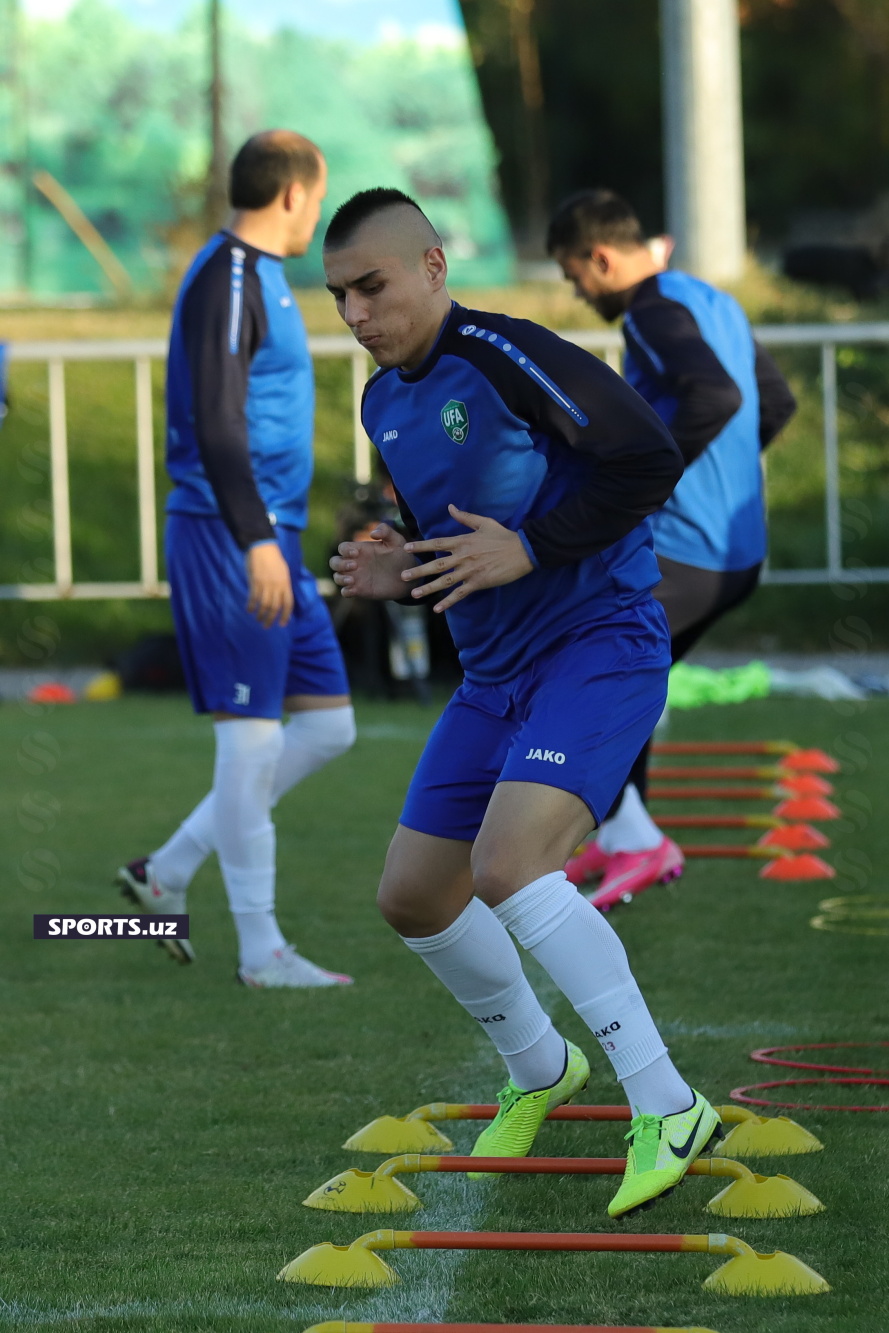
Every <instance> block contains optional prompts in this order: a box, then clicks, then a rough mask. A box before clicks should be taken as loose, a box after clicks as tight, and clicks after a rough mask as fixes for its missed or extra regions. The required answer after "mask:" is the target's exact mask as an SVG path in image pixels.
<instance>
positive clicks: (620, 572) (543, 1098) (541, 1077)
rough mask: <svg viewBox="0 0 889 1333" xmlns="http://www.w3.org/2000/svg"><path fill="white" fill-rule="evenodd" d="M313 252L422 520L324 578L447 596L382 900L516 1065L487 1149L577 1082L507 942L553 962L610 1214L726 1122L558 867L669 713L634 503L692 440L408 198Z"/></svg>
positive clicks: (661, 628) (637, 1203)
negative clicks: (616, 1152) (582, 1034)
mask: <svg viewBox="0 0 889 1333" xmlns="http://www.w3.org/2000/svg"><path fill="white" fill-rule="evenodd" d="M324 266H325V271H326V274H327V282H328V287H329V289H330V291H331V292H332V293H333V295H334V297H335V299H336V302H337V309H338V310H339V312H340V314H341V316H342V317H343V319H344V320H345V322H346V323H347V324H348V325H349V327H350V328H351V330H352V332H353V333H354V335H355V337H356V338H357V340H358V342H359V343H360V344H361V345H362V346H363V347H365V348H367V350H368V351H369V352H370V354H371V356H372V357H373V359H374V360H375V361H376V363H377V365H378V366H379V367H381V369H380V370H379V371H378V372H377V374H376V375H374V377H373V379H371V381H370V383H369V384H368V386H367V388H366V390H365V394H364V401H363V404H362V420H363V422H364V426H365V429H366V430H367V432H368V435H369V436H370V438H371V440H373V442H374V444H375V445H376V447H377V448H378V450H379V451H380V453H381V455H382V457H383V461H384V462H385V464H386V467H387V469H388V471H389V474H390V476H391V477H392V481H393V484H394V486H395V488H396V495H397V497H398V502H399V508H400V510H401V516H402V519H403V521H404V524H405V527H406V529H407V531H408V533H409V534H410V540H409V541H408V542H407V543H405V538H404V537H403V536H402V535H401V534H400V533H397V532H396V531H395V530H394V529H393V528H392V527H389V526H385V525H381V526H380V527H379V528H377V529H376V531H375V533H374V536H375V538H376V540H372V541H364V542H344V543H343V544H342V545H341V546H340V548H339V554H338V555H337V556H335V557H334V558H333V560H332V561H331V565H332V568H333V569H334V578H335V581H336V582H337V583H338V585H339V586H340V587H341V588H342V590H343V595H344V596H346V597H358V596H361V597H372V598H391V599H398V598H400V597H401V596H403V595H404V594H406V593H411V595H412V597H413V598H414V599H421V598H424V597H429V596H430V595H434V594H437V593H442V594H443V596H442V597H441V598H440V599H439V600H438V601H437V602H436V605H435V612H436V613H441V612H443V611H446V612H447V616H448V623H449V625H450V628H451V632H452V633H453V636H454V640H455V642H456V644H457V646H458V649H459V651H460V663H461V666H462V667H463V670H464V673H465V679H464V681H463V684H462V685H461V686H460V687H459V689H458V690H457V692H456V693H455V695H454V696H453V698H452V699H451V700H450V702H449V703H448V705H447V707H446V708H445V710H444V712H443V713H442V715H441V717H440V719H439V721H438V723H437V725H436V726H435V728H434V730H433V732H432V735H431V736H430V738H429V740H428V742H427V744H426V748H425V750H424V751H423V755H422V757H421V759H420V762H419V764H418V766H417V770H416V772H415V774H414V777H413V780H412V782H411V785H410V788H409V790H408V793H407V797H406V800H405V807H404V810H403V812H402V815H401V818H400V821H399V824H398V828H397V829H396V831H395V834H394V836H393V839H392V842H391V844H390V847H389V852H388V856H387V858H386V866H385V869H384V871H383V877H382V882H381V884H380V890H379V899H378V901H379V905H380V909H381V911H382V913H383V915H384V917H385V918H386V920H387V921H388V922H389V924H390V925H391V926H393V928H394V929H395V930H397V931H398V933H399V935H401V936H402V938H403V939H404V941H405V943H406V945H407V946H408V948H409V949H411V950H412V951H413V952H414V953H416V954H417V955H418V956H419V957H420V958H422V960H423V961H424V963H426V965H427V966H428V967H429V968H430V970H431V971H432V972H433V973H434V975H435V976H436V977H438V979H439V980H440V981H441V982H442V983H443V984H444V985H445V986H446V987H447V988H448V990H449V991H450V992H451V994H452V995H453V996H454V998H455V999H456V1000H457V1001H458V1002H459V1003H460V1004H461V1005H462V1006H463V1008H464V1009H465V1011H466V1012H467V1013H468V1014H469V1015H470V1017H471V1018H473V1019H475V1021H476V1022H478V1023H479V1025H480V1026H481V1027H482V1029H483V1030H484V1031H485V1032H486V1033H487V1034H488V1036H489V1037H490V1038H491V1040H492V1041H493V1043H494V1045H495V1047H496V1049H497V1050H498V1051H499V1052H500V1054H501V1055H502V1056H503V1058H504V1061H505V1063H506V1066H507V1070H508V1074H509V1081H508V1083H507V1085H506V1087H505V1088H504V1089H503V1091H502V1092H501V1094H500V1103H501V1105H500V1110H499V1112H498V1115H497V1117H496V1118H495V1120H494V1121H493V1122H492V1124H491V1125H490V1127H489V1128H488V1129H486V1130H484V1131H483V1133H482V1134H481V1135H480V1136H479V1138H478V1139H477V1141H476V1143H475V1146H474V1148H473V1154H474V1155H476V1156H491V1157H503V1156H509V1157H512V1156H523V1155H525V1154H526V1153H528V1152H529V1151H530V1149H531V1147H532V1145H533V1143H534V1139H535V1136H536V1134H537V1131H538V1129H539V1127H540V1125H541V1123H542V1122H543V1120H544V1118H545V1117H546V1115H547V1112H548V1111H549V1110H550V1109H552V1108H553V1107H555V1106H558V1105H561V1104H562V1103H564V1102H567V1101H569V1100H570V1099H571V1098H572V1097H573V1096H574V1095H575V1094H576V1093H577V1092H579V1091H580V1089H581V1088H582V1087H584V1086H585V1084H586V1081H587V1079H588V1077H589V1065H588V1063H587V1060H586V1057H585V1056H584V1054H583V1052H582V1051H580V1050H579V1049H578V1048H577V1047H576V1046H574V1045H572V1044H571V1043H566V1042H565V1040H564V1038H563V1037H562V1036H561V1035H560V1034H559V1033H558V1032H557V1031H556V1029H555V1028H554V1027H553V1024H552V1022H551V1021H550V1018H549V1016H548V1015H547V1014H546V1013H545V1011H544V1010H543V1009H542V1007H541V1005H540V1002H539V1001H538V999H537V997H536V995H535V994H534V991H533V990H532V988H531V986H530V984H529V982H528V980H527V977H526V976H525V974H524V972H523V970H522V964H521V960H520V957H519V954H518V951H517V949H516V947H515V944H514V943H513V940H512V938H511V936H514V937H515V939H516V940H517V941H518V942H519V944H521V945H522V946H523V947H524V948H525V949H528V950H529V951H530V952H531V953H532V954H533V955H534V957H535V958H536V960H537V962H538V963H540V965H541V966H542V967H544V968H545V969H546V971H547V972H548V973H549V975H550V976H551V977H552V979H553V981H554V982H555V984H556V985H557V986H558V987H559V989H560V990H561V992H562V994H563V995H565V996H566V997H567V999H568V1001H569V1002H570V1003H571V1004H572V1005H573V1006H574V1008H575V1010H576V1011H577V1013H578V1015H579V1016H580V1017H581V1019H582V1020H583V1022H584V1023H585V1024H586V1025H587V1027H588V1028H589V1029H590V1031H591V1033H592V1035H593V1036H594V1037H595V1038H596V1039H597V1040H598V1041H599V1043H600V1045H601V1047H602V1049H603V1051H604V1052H605V1054H606V1056H607V1057H608V1059H609V1060H610V1061H611V1064H612V1067H613V1069H614V1072H615V1075H616V1077H617V1078H618V1079H619V1080H620V1082H621V1083H622V1085H623V1088H624V1091H625V1093H626V1095H627V1098H628V1100H629V1102H630V1106H631V1107H632V1110H633V1120H632V1124H631V1126H630V1132H629V1134H628V1135H627V1137H628V1139H629V1140H630V1148H629V1152H628V1155H627V1167H626V1173H625V1175H624V1179H623V1182H622V1184H621V1186H620V1189H619V1190H618V1192H617V1194H616V1196H615V1197H614V1199H612V1201H611V1203H610V1204H609V1208H608V1211H609V1213H610V1215H611V1216H613V1217H618V1216H622V1215H624V1214H626V1213H629V1212H633V1211H634V1210H635V1209H637V1208H639V1207H642V1206H644V1205H645V1204H646V1203H648V1202H650V1201H651V1200H653V1199H655V1198H657V1197H658V1196H659V1195H661V1194H663V1193H664V1192H665V1191H666V1190H669V1189H672V1188H673V1187H674V1186H675V1185H676V1184H677V1183H678V1182H679V1180H681V1179H682V1177H683V1175H684V1174H685V1172H686V1171H687V1169H688V1167H689V1166H690V1165H691V1163H692V1162H693V1161H694V1159H695V1157H697V1155H698V1154H699V1153H700V1152H701V1151H702V1150H703V1149H704V1147H705V1146H706V1145H707V1144H708V1143H709V1142H710V1140H711V1138H712V1137H713V1136H714V1134H715V1133H717V1132H718V1130H719V1117H718V1116H717V1114H716V1113H715V1111H714V1110H713V1108H712V1107H711V1106H710V1104H709V1103H708V1102H707V1101H706V1100H705V1098H703V1097H702V1096H701V1094H700V1093H697V1092H694V1091H693V1089H692V1088H690V1087H689V1085H688V1084H687V1083H686V1081H685V1080H684V1079H683V1077H682V1075H681V1074H680V1073H679V1072H678V1071H677V1069H676V1068H675V1066H674V1065H673V1063H672V1061H671V1060H670V1057H669V1054H668V1052H667V1048H666V1047H665V1045H664V1043H663V1041H662V1039H661V1037H660V1034H659V1033H658V1030H657V1028H656V1026H655V1023H654V1020H653V1019H652V1017H651V1014H650V1013H649V1011H648V1008H647V1006H646V1004H645V1000H644V998H643V996H642V994H641V992H640V990H639V986H638V985H637V983H636V980H635V978H634V977H633V974H632V971H631V970H630V964H629V961H628V959H627V955H626V952H625V950H624V948H623V945H622V944H621V942H620V940H619V939H618V937H617V936H616V935H615V933H614V931H613V930H612V929H611V927H610V926H609V925H608V923H607V922H606V920H605V918H604V917H603V916H602V915H601V914H600V913H599V912H597V911H595V909H594V908H592V907H591V906H590V904H589V903H588V902H586V901H585V900H584V899H583V898H582V897H581V896H580V894H578V893H577V891H576V889H575V888H574V886H573V885H572V884H570V883H569V882H568V879H567V878H566V875H565V871H564V868H563V867H564V865H565V861H566V859H567V857H568V856H569V854H570V852H571V849H572V847H574V846H576V844H577V840H578V838H580V837H582V836H583V835H584V834H585V833H586V832H587V831H588V830H589V829H590V827H591V826H593V825H595V823H596V821H597V819H599V818H600V817H601V814H602V813H604V812H605V811H607V810H608V809H609V808H610V806H611V803H612V801H613V800H614V797H615V794H616V793H617V791H618V790H619V788H620V784H621V783H622V781H623V779H624V776H625V774H626V772H627V770H628V768H629V765H630V764H631V763H632V760H633V757H634V756H635V755H636V754H637V753H638V750H639V747H640V745H641V744H642V743H643V741H644V740H645V738H646V737H647V736H648V735H649V734H650V732H651V730H652V729H653V727H654V724H655V722H656V720H657V717H658V715H659V713H660V711H661V709H662V708H663V704H664V699H665V697H666V686H667V674H668V670H669V661H670V657H669V637H668V633H667V626H666V621H665V619H664V615H663V612H662V610H661V608H660V607H659V606H658V604H657V602H655V601H654V599H653V598H652V596H651V588H652V585H653V584H654V583H655V582H656V581H657V578H658V570H657V563H656V561H655V558H654V551H653V548H652V542H651V532H650V529H649V526H648V523H647V521H646V519H647V516H648V515H649V514H651V513H652V512H654V511H655V510H656V509H658V508H660V506H661V505H663V503H664V502H665V500H666V499H667V497H668V496H669V494H670V492H671V491H672V489H673V487H674V486H675V484H676V481H677V479H678V478H679V477H680V476H681V473H682V459H681V457H680V455H679V451H678V449H677V448H676V446H675V444H674V443H673V441H672V440H671V438H670V435H669V432H668V431H667V430H666V429H665V428H664V426H663V424H662V423H661V422H660V421H659V420H658V417H657V416H656V414H655V413H654V412H653V411H652V410H651V409H650V408H649V407H648V406H647V404H646V403H645V402H643V400H642V399H641V398H640V397H639V395H638V394H636V393H634V392H633V391H632V389H630V388H629V386H628V385H627V384H625V383H624V382H623V381H622V380H621V379H620V377H619V376H618V375H615V374H614V372H613V371H611V370H609V369H608V367H607V366H605V365H604V364H603V363H602V362H601V361H597V360H596V358H595V357H593V356H590V355H589V353H587V352H584V351H583V350H582V349H580V348H578V347H574V346H572V345H571V344H570V343H566V342H563V341H562V339H560V338H558V337H557V336H556V335H555V334H553V333H550V332H549V331H548V330H546V329H543V328H541V327H540V325H538V324H533V323H531V322H530V321H528V320H519V319H509V318H508V317H507V316H505V315H497V314H488V313H480V312H479V311H475V310H465V309H463V308H462V307H461V306H459V305H457V304H456V303H454V302H452V301H451V299H450V297H449V295H448V292H447V287H446V285H445V284H446V278H447V264H446V261H445V256H444V253H443V250H442V248H441V240H440V238H439V236H438V235H437V233H436V232H435V230H434V228H433V227H432V225H431V224H430V222H429V220H428V218H427V217H426V216H425V214H424V213H423V212H422V211H421V210H420V209H419V208H418V207H417V205H416V204H415V203H414V202H413V200H411V199H409V198H408V197H407V196H406V195H403V194H401V193H400V191H397V190H367V191H364V192H363V193H361V194H358V195H355V196H354V197H353V198H352V199H350V200H349V201H348V202H347V203H345V204H343V205H342V207H341V208H340V209H338V210H337V212H336V213H335V214H334V216H333V219H332V220H331V223H330V226H329V227H328V230H327V234H326V236H325V241H324ZM457 502H459V505H460V507H459V508H458V507H457ZM416 538H421V540H416ZM424 561H426V563H423V562H424ZM426 579H428V582H426V583H425V584H420V583H419V582H415V581H417V580H426ZM412 588H413V591H412V592H411V589H412Z"/></svg>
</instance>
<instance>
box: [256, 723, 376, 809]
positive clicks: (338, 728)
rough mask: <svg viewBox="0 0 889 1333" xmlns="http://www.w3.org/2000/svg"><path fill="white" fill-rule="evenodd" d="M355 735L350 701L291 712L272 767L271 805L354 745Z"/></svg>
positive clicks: (275, 803)
mask: <svg viewBox="0 0 889 1333" xmlns="http://www.w3.org/2000/svg"><path fill="white" fill-rule="evenodd" d="M356 735H357V732H356V729H355V710H354V709H353V707H352V705H351V704H345V705H343V706H342V707H340V708H312V709H309V710H307V711H306V712H303V713H292V714H291V716H290V721H289V722H288V723H287V724H286V725H285V727H284V748H283V750H282V751H281V758H280V759H279V760H278V767H277V769H276V770H275V781H274V785H273V787H272V805H273V806H275V805H277V804H278V802H279V801H280V799H281V797H282V796H283V795H284V793H285V792H287V791H290V788H291V787H295V786H296V784H297V783H298V782H302V780H303V778H307V777H308V776H309V774H310V773H316V772H317V771H318V769H319V768H323V767H324V765H325V764H329V763H330V761H331V759H336V758H337V756H338V755H341V754H345V752H346V751H347V750H349V749H351V748H352V746H353V745H354V744H355V736H356Z"/></svg>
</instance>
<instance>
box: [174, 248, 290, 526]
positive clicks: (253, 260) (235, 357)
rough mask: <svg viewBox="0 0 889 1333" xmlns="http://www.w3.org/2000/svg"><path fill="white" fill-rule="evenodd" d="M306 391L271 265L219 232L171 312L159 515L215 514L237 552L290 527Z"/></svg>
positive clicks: (280, 279) (278, 272) (286, 291)
mask: <svg viewBox="0 0 889 1333" xmlns="http://www.w3.org/2000/svg"><path fill="white" fill-rule="evenodd" d="M314 412H315V391H314V376H313V370H312V361H311V357H310V355H309V348H308V341H307V338H306V331H305V326H304V325H303V321H302V316H301V315H300V312H299V309H298V307H297V305H296V302H295V301H294V299H293V295H292V293H291V291H290V288H289V287H288V285H287V280H286V278H285V276H284V264H283V261H282V260H281V259H280V258H279V257H278V256H277V255H270V254H266V253H265V252H264V251H262V250H257V249H255V248H254V247H253V246H250V245H247V244H246V243H245V242H244V241H242V240H240V239H239V238H238V237H237V236H234V235H232V233H230V232H219V233H218V234H217V235H216V236H214V237H212V239H211V240H210V241H208V243H207V244H206V245H205V246H204V248H203V250H201V251H200V252H199V254H198V255H197V256H196V257H195V259H194V261H193V263H192V265H191V268H190V269H189V270H188V273H187V274H186V276H185V280H184V281H183V284H182V288H181V290H180V292H179V296H178V299H177V301H176V307H175V310H174V312H173V327H172V331H171V334H170V358H169V364H168V367H167V471H168V472H169V474H170V477H171V478H172V480H173V482H174V483H175V488H174V490H173V492H172V494H171V495H170V498H169V500H168V501H167V512H168V513H175V514H202V515H221V516H222V518H223V519H224V520H225V522H226V523H227V525H228V527H229V529H230V530H231V532H232V535H233V536H234V538H235V540H236V541H237V543H238V545H239V546H240V547H241V548H242V549H246V548H247V547H248V546H251V545H253V544H254V543H255V542H261V541H269V540H273V539H274V525H275V524H276V523H281V524H284V525H285V526H287V527H292V528H298V529H302V528H304V527H305V525H306V518H307V497H308V490H309V485H310V483H311V480H312V432H313V424H314Z"/></svg>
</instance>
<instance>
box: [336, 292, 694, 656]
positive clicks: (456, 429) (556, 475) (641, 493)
mask: <svg viewBox="0 0 889 1333" xmlns="http://www.w3.org/2000/svg"><path fill="white" fill-rule="evenodd" d="M362 417H363V421H364V425H365V428H366V430H367V433H368V435H369V436H370V438H371V440H372V441H373V442H374V444H375V445H376V447H377V448H378V449H379V451H380V453H381V455H382V457H383V460H384V462H385V464H386V467H387V468H388V470H389V473H390V475H391V477H392V480H393V482H394V484H395V487H396V490H397V493H398V498H399V505H400V508H401V513H402V518H403V519H404V522H405V526H406V527H407V528H408V531H409V532H410V533H411V535H412V536H418V535H419V536H422V537H423V538H430V537H440V536H453V535H455V534H458V533H462V534H465V532H466V529H465V528H464V527H463V526H462V525H461V524H460V523H459V522H457V521H456V520H455V519H453V518H452V517H451V516H450V514H449V513H448V504H449V503H450V504H454V505H456V506H457V507H458V508H459V509H462V510H465V511H468V512H470V513H474V514H480V515H484V516H485V517H490V518H494V519H496V520H497V521H498V522H499V523H502V524H503V525H504V526H506V527H508V528H511V529H513V530H517V531H518V532H519V535H520V537H521V539H522V541H523V543H524V545H525V549H526V550H527V552H528V554H529V556H530V558H531V560H532V563H533V564H534V566H535V568H534V569H533V570H532V572H531V573H529V574H527V575H526V576H525V577H524V578H521V579H518V580H516V582H514V583H510V584H506V585H505V586H503V587H499V588H490V589H486V590H484V591H481V592H475V593H472V594H471V595H470V596H469V597H467V598H466V600H465V601H461V602H458V603H456V604H455V605H454V606H453V607H452V608H451V609H450V610H449V611H448V612H447V613H446V614H447V617H448V622H449V625H450V628H451V633H452V634H453V637H454V641H455V643H456V645H457V648H458V650H459V653H460V661H461V664H462V666H463V669H464V671H465V673H466V675H467V677H468V678H469V679H471V680H475V681H479V682H496V681H502V680H508V679H510V678H511V677H513V676H515V675H516V674H517V673H518V672H520V671H522V670H523V669H524V668H525V667H526V666H529V665H530V664H531V663H532V662H533V661H534V659H535V657H536V655H537V654H538V653H539V652H540V651H541V650H542V649H544V648H546V647H547V646H548V645H550V644H552V643H554V642H555V641H556V640H557V639H560V638H562V637H564V636H566V635H568V634H570V633H572V632H573V631H576V630H579V629H584V628H587V627H589V626H591V625H601V626H602V631H603V633H607V632H608V620H609V618H610V617H613V616H614V615H615V614H617V613H619V612H620V610H621V609H622V608H626V607H628V606H633V605H634V604H636V603H638V602H641V601H644V600H647V599H648V597H649V596H650V592H651V588H652V586H653V585H654V584H655V583H657V581H658V578H659V573H658V569H657V563H656V561H655V557H654V551H653V547H652V541H651V530H650V528H649V524H648V521H647V516H648V515H649V514H651V513H653V512H654V511H655V510H656V509H659V508H660V507H661V506H662V505H663V504H664V502H665V500H666V499H667V497H668V496H669V494H670V492H671V491H672V489H673V487H674V486H675V484H676V481H677V479H678V478H679V476H680V475H681V472H682V459H681V456H680V454H679V450H678V449H677V447H676V445H675V444H674V442H673V440H672V439H671V437H670V434H669V432H668V431H667V430H666V428H665V427H664V426H663V424H662V423H661V422H660V421H659V420H658V418H657V416H656V415H655V413H654V412H653V411H652V410H651V409H650V408H649V407H648V406H647V405H646V404H645V403H644V402H643V401H642V399H641V398H640V397H639V395H638V394H636V393H634V392H633V390H632V389H631V388H629V386H628V385H627V384H625V383H624V381H623V380H622V379H621V378H620V376H618V375H616V374H614V372H613V371H611V370H609V368H608V367H607V366H606V365H605V364H604V363H603V362H601V361H599V360H597V359H596V358H595V357H593V356H590V355H589V353H587V352H585V351H583V350H582V349H581V348H579V347H576V346H575V345H574V344H572V343H568V342H565V341H564V340H563V339H561V338H559V337H557V336H556V334H554V333H550V332H549V331H548V330H547V329H543V328H541V327H540V326H539V325H538V324H532V323H531V322H530V321H528V320H521V319H510V318H508V317H507V316H506V315H493V314H487V313H483V312H480V311H477V310H466V309H464V308H463V307H461V306H457V305H455V306H453V308H452V310H451V313H450V315H449V317H448V318H447V320H446V321H445V323H444V325H443V327H442V331H441V333H440V335H439V338H438V341H437V343H436V345H435V347H434V348H433V350H432V352H431V353H430V355H429V356H428V357H427V358H426V360H425V361H424V362H423V364H422V365H421V366H419V367H418V368H417V369H416V370H413V371H409V372H406V371H401V370H395V369H390V370H381V371H378V372H377V374H376V375H375V376H374V377H373V379H371V381H370V382H369V384H368V386H367V388H366V390H365V394H364V401H363V405H362Z"/></svg>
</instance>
